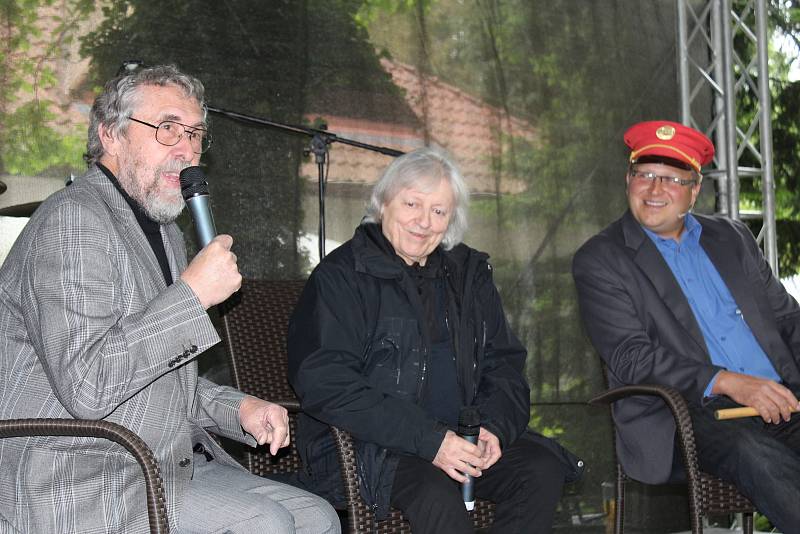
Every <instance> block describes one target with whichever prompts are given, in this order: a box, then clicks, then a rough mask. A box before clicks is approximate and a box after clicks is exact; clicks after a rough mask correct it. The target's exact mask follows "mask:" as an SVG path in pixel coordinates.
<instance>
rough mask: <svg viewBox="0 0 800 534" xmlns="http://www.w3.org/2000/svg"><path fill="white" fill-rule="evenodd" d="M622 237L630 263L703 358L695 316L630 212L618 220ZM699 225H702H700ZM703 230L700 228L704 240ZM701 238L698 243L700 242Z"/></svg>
mask: <svg viewBox="0 0 800 534" xmlns="http://www.w3.org/2000/svg"><path fill="white" fill-rule="evenodd" d="M621 224H622V235H623V239H624V242H625V246H626V247H627V250H628V252H629V253H630V254H631V257H632V259H633V262H634V263H636V265H638V266H639V268H640V269H641V271H642V272H643V273H644V275H645V276H646V277H647V278H648V280H650V283H651V284H652V285H653V287H654V288H655V290H656V292H657V293H658V295H659V297H660V298H661V301H662V302H663V303H664V304H665V305H666V306H667V308H669V310H670V311H671V312H672V314H673V315H674V316H675V319H676V320H677V321H678V323H680V324H682V325H683V326H684V327H685V328H686V329H687V331H688V332H689V335H690V336H691V337H692V339H693V340H694V341H695V343H697V345H698V346H699V347H700V349H701V350H702V351H703V353H704V354H708V348H707V347H706V342H705V339H704V338H703V333H702V331H701V330H700V325H699V324H697V319H695V316H694V312H692V308H691V307H690V306H689V301H688V300H686V296H685V295H684V294H683V290H682V289H681V286H680V285H679V284H678V281H677V280H675V276H674V275H673V274H672V270H670V268H669V265H667V262H666V261H664V257H663V256H662V255H661V253H660V252H659V251H658V248H657V247H656V245H655V243H653V242H652V241H651V240H650V238H648V237H647V235H646V234H645V233H644V230H643V229H642V226H641V225H640V224H639V222H638V221H637V220H636V219H635V218H634V217H633V214H632V213H631V212H630V210H628V211H626V212H625V215H623V216H622V219H621ZM701 224H702V223H701ZM705 234H706V229H705V227H703V235H702V237H705ZM702 237H701V240H702Z"/></svg>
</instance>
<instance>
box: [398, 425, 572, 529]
mask: <svg viewBox="0 0 800 534" xmlns="http://www.w3.org/2000/svg"><path fill="white" fill-rule="evenodd" d="M565 474H566V467H565V465H564V464H563V463H562V462H561V461H560V460H559V459H558V458H556V456H555V455H554V454H553V453H552V452H550V451H549V450H547V449H546V448H544V447H543V446H542V445H539V444H538V443H534V442H533V441H531V440H529V439H527V438H526V437H525V436H524V435H523V437H521V438H519V439H518V440H517V441H516V442H514V443H512V444H511V445H510V446H508V447H506V448H505V449H504V450H503V455H502V457H501V458H500V460H498V462H497V463H496V464H495V465H493V466H492V467H490V468H489V469H487V470H485V471H483V474H482V475H481V476H480V477H478V478H476V479H475V495H476V496H477V497H479V498H483V499H487V500H490V501H492V502H494V503H496V505H497V513H496V516H495V522H494V524H493V525H492V532H493V533H498V534H500V533H502V534H515V533H547V532H550V531H551V530H552V526H553V518H554V515H555V510H556V505H557V504H558V500H559V499H560V498H561V489H562V487H563V485H564V477H565ZM391 504H392V506H393V507H394V508H397V509H399V510H402V512H403V515H405V517H406V518H408V520H409V522H410V523H411V530H412V531H413V532H414V534H427V533H430V534H450V533H452V534H465V533H470V532H473V527H472V520H471V519H470V517H469V514H468V512H467V511H466V509H465V508H464V501H463V500H462V498H461V485H460V484H459V483H458V482H456V481H455V480H453V479H452V478H450V477H449V476H447V475H446V474H445V473H444V472H443V471H442V470H441V469H439V468H438V467H436V466H434V465H433V464H432V463H430V462H428V461H426V460H423V459H421V458H418V457H415V456H403V457H401V459H400V463H399V465H398V466H397V473H396V474H395V478H394V484H393V485H392V497H391Z"/></svg>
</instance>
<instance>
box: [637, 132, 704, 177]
mask: <svg viewBox="0 0 800 534" xmlns="http://www.w3.org/2000/svg"><path fill="white" fill-rule="evenodd" d="M625 144H626V145H628V146H629V147H630V149H631V157H630V161H631V163H633V162H635V161H636V160H637V159H639V158H641V157H642V156H662V157H665V158H673V159H677V160H679V161H683V162H685V163H688V164H689V165H691V166H692V167H693V168H694V169H695V170H696V171H697V172H700V169H701V168H702V167H703V165H706V164H708V163H710V162H711V160H712V159H714V144H713V143H712V142H711V140H710V139H709V138H708V137H706V136H705V135H704V134H702V133H701V132H698V131H697V130H695V129H694V128H690V127H688V126H684V125H683V124H679V123H677V122H670V121H647V122H640V123H638V124H634V125H633V126H631V127H630V128H628V131H627V132H625Z"/></svg>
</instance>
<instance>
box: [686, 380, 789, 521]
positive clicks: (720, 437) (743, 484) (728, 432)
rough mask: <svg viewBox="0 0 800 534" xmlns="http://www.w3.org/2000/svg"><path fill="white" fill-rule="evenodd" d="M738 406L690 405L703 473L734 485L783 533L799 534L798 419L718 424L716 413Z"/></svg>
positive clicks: (725, 402)
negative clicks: (777, 422) (776, 422)
mask: <svg viewBox="0 0 800 534" xmlns="http://www.w3.org/2000/svg"><path fill="white" fill-rule="evenodd" d="M793 391H794V393H795V395H798V394H800V390H798V389H796V388H793ZM734 406H738V404H736V403H734V402H733V401H732V400H730V399H729V398H728V397H724V396H720V397H717V398H714V399H713V400H712V401H710V402H709V403H708V404H707V405H706V406H702V407H700V406H697V405H690V406H689V412H690V414H691V416H692V426H693V427H694V437H695V443H696V446H697V459H698V463H699V464H700V468H701V469H702V470H703V471H706V472H708V473H711V474H713V475H715V476H718V477H719V478H721V479H723V480H727V481H728V482H732V483H733V484H735V485H736V487H737V488H738V489H739V491H740V492H741V493H742V495H744V496H746V497H747V498H748V499H750V501H751V502H752V503H753V504H754V505H755V507H756V508H757V509H758V511H759V512H761V513H762V514H764V515H766V516H767V518H769V520H770V521H771V522H772V524H773V525H775V526H776V527H777V528H778V530H779V531H780V532H783V533H784V534H800V414H794V415H793V416H792V418H791V419H790V420H789V421H788V422H785V421H782V422H781V423H779V424H777V425H776V424H769V423H765V422H764V420H763V419H761V418H760V417H745V418H742V419H732V420H727V421H717V420H716V419H714V410H717V409H719V408H731V407H734Z"/></svg>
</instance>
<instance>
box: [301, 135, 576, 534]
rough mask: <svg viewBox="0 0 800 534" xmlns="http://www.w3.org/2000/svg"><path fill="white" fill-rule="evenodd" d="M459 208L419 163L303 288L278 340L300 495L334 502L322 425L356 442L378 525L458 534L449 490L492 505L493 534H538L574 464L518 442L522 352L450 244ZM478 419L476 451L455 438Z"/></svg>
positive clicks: (539, 442)
mask: <svg viewBox="0 0 800 534" xmlns="http://www.w3.org/2000/svg"><path fill="white" fill-rule="evenodd" d="M467 200H468V192H467V188H466V186H465V184H464V182H463V180H462V178H461V176H460V174H459V172H458V170H457V169H456V168H455V166H454V165H453V164H452V163H451V162H450V161H448V160H447V159H446V158H445V157H444V156H442V155H440V154H438V153H436V152H434V151H432V150H430V149H419V150H416V151H414V152H411V153H409V154H406V155H404V156H402V157H400V158H398V159H396V160H395V161H394V162H393V163H392V164H391V165H390V166H389V167H388V168H387V169H386V171H385V172H384V174H383V176H382V177H381V178H380V180H379V181H378V182H377V184H376V185H375V187H374V189H373V192H372V197H371V200H370V204H369V207H368V209H367V216H366V217H365V218H364V221H363V222H362V224H361V225H360V226H358V228H356V231H355V235H354V236H353V238H352V239H351V240H350V241H348V242H347V243H345V244H344V245H342V246H341V247H339V248H338V249H336V250H334V251H333V252H332V253H331V254H330V255H329V256H327V257H326V258H325V259H324V260H323V261H322V262H321V263H320V264H319V266H317V268H316V269H315V270H314V272H313V273H312V274H311V277H310V278H309V280H308V283H307V284H306V287H305V289H304V291H303V293H302V296H301V297H300V300H299V302H298V304H297V308H296V309H295V311H294V314H293V316H292V318H291V321H290V326H289V342H288V344H289V380H290V381H291V383H292V386H293V387H294V389H295V391H296V392H297V395H298V397H299V398H300V402H301V405H302V409H303V412H304V414H303V415H302V416H301V418H300V420H299V422H298V427H299V428H298V431H297V437H296V439H297V448H298V450H299V451H300V454H301V457H302V459H303V461H304V464H305V466H306V470H305V471H304V472H303V475H302V477H303V478H304V482H305V483H306V484H307V485H308V486H309V488H310V489H313V490H314V491H317V492H318V493H320V494H321V495H323V496H325V497H326V498H328V499H329V500H331V501H332V502H334V503H337V502H341V501H342V492H343V489H342V487H341V477H340V474H339V466H338V462H337V459H336V453H335V449H334V444H333V440H332V438H331V436H330V432H329V430H328V425H334V426H337V427H339V428H341V429H344V430H346V431H348V432H350V433H351V434H352V436H353V437H354V439H355V441H356V449H357V462H358V470H359V478H360V483H361V484H360V488H361V493H362V496H363V497H364V499H365V500H366V502H367V503H368V504H370V505H371V506H373V508H374V510H375V513H376V516H377V517H378V518H379V519H380V518H383V517H385V516H386V515H387V513H388V510H389V507H390V506H392V507H395V508H398V509H400V510H402V511H403V513H404V515H405V516H406V517H407V518H408V519H409V521H410V523H411V526H412V529H413V531H414V532H415V533H416V534H421V533H426V532H431V533H437V534H442V533H448V532H457V533H463V532H471V531H472V523H471V520H470V518H469V516H468V514H467V512H466V510H465V505H464V502H463V500H462V497H461V494H460V489H459V488H460V485H459V482H462V481H464V480H465V476H464V474H469V475H472V476H473V477H475V493H476V495H477V496H478V497H480V498H485V499H489V500H491V501H494V502H496V503H497V514H496V519H495V523H494V525H493V529H494V532H503V533H514V532H549V531H550V529H551V526H552V522H553V518H554V513H555V508H556V504H557V502H558V499H559V497H560V495H561V489H562V485H563V484H564V481H565V479H568V480H573V479H575V478H577V476H579V471H580V470H581V467H582V463H581V462H580V461H578V460H577V459H576V458H575V457H574V456H572V455H571V454H570V453H569V452H567V451H566V450H564V449H562V448H561V447H560V446H559V445H558V444H556V443H555V442H553V441H550V440H548V439H546V438H544V437H542V436H539V435H537V434H534V433H532V432H530V431H526V428H527V424H528V419H529V409H530V390H529V388H528V384H527V383H526V381H525V378H524V376H523V372H522V371H523V366H524V363H525V357H526V351H525V348H524V347H523V346H522V345H521V344H520V342H519V341H518V340H517V338H516V337H515V336H514V334H513V333H512V332H511V329H510V328H509V325H508V323H507V321H506V318H505V314H504V312H503V307H502V303H501V301H500V296H499V294H498V292H497V288H496V287H495V285H494V282H493V281H492V268H491V265H490V264H489V263H488V256H487V255H486V254H484V253H482V252H478V251H476V250H473V249H471V248H469V247H467V246H466V245H463V244H459V243H460V241H461V238H462V236H463V234H464V231H465V229H466V211H467ZM465 406H475V407H477V408H478V410H479V412H480V416H481V423H480V434H479V437H478V443H477V445H473V444H471V443H470V442H468V441H467V440H465V439H463V438H461V437H460V436H459V435H458V434H457V433H456V432H455V430H456V429H457V420H458V416H459V412H460V410H461V409H462V408H463V407H465Z"/></svg>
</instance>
